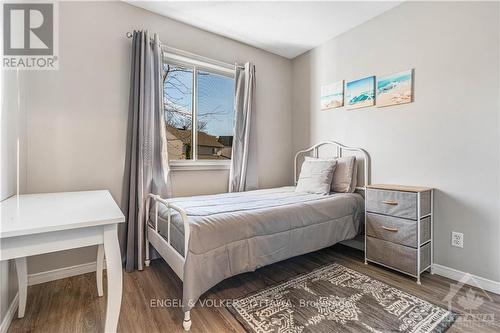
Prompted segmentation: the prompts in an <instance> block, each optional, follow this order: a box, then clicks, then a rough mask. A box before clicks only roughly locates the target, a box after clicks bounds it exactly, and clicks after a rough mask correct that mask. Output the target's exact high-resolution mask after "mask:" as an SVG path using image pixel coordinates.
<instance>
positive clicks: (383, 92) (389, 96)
mask: <svg viewBox="0 0 500 333" xmlns="http://www.w3.org/2000/svg"><path fill="white" fill-rule="evenodd" d="M412 101H413V69H410V70H407V71H404V72H399V73H396V74H391V75H387V76H381V77H378V78H377V106H380V107H382V106H389V105H398V104H405V103H411V102H412Z"/></svg>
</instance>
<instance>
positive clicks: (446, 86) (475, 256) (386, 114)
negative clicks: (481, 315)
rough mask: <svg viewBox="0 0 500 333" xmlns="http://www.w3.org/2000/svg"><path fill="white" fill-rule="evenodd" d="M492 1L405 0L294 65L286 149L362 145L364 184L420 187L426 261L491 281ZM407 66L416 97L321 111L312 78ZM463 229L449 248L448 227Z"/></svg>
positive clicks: (494, 208) (499, 227) (495, 204)
mask: <svg viewBox="0 0 500 333" xmlns="http://www.w3.org/2000/svg"><path fill="white" fill-rule="evenodd" d="M499 30H500V26H499V4H498V3H495V2H489V3H471V2H456V3H454V2H451V3H450V2H446V3H435V2H432V3H431V2H408V3H403V4H402V5H400V6H398V7H396V8H395V9H393V10H390V11H388V12H386V13H384V14H382V15H380V16H378V17H376V18H374V19H372V20H370V21H368V22H366V23H365V24H363V25H361V26H358V27H356V28H354V29H352V30H351V31H349V32H346V33H344V34H342V35H341V36H338V37H336V38H334V39H332V40H330V41H328V42H327V43H325V44H323V45H321V46H320V47H317V48H315V49H313V50H311V51H310V52H307V53H306V54H303V55H301V56H300V57H298V58H296V59H294V61H293V94H292V96H293V103H292V105H293V148H294V149H298V148H303V147H306V146H308V145H310V144H311V143H314V142H316V141H318V140H327V139H332V140H338V141H340V142H343V143H345V144H347V145H351V146H359V147H364V148H366V150H367V151H368V152H369V153H370V155H371V157H372V182H373V183H381V182H382V183H396V184H398V183H400V184H414V185H428V186H433V187H435V188H437V191H436V196H435V227H434V232H435V245H434V249H435V262H436V263H438V264H441V265H445V266H448V267H452V268H455V269H458V270H461V271H466V272H470V273H473V274H476V275H479V276H482V277H485V278H488V279H492V280H495V281H500V265H499V262H500V245H499V244H500V242H499V241H498V237H499V235H500V222H499V213H500V211H499V202H500V194H499V190H500V186H499V184H500V179H499V170H500V165H499V158H500V147H499V146H500V143H499V129H500V122H499V101H500V100H499V98H500V97H499V88H500V86H499V71H500V69H499V37H500V36H499ZM410 68H415V102H414V103H411V104H406V105H401V106H393V107H386V108H376V107H370V108H364V109H357V110H352V111H347V110H345V109H344V108H342V109H336V110H331V111H323V112H322V111H320V108H319V96H320V87H321V84H325V83H329V82H334V81H337V80H341V79H345V80H352V79H356V78H361V77H364V76H368V75H384V74H390V73H395V72H398V71H402V70H406V69H410ZM452 230H454V231H459V232H463V233H464V234H465V236H464V243H465V246H464V248H463V249H460V248H456V247H451V245H450V242H451V239H450V238H451V231H452Z"/></svg>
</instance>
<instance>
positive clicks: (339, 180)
mask: <svg viewBox="0 0 500 333" xmlns="http://www.w3.org/2000/svg"><path fill="white" fill-rule="evenodd" d="M335 160H336V161H337V167H336V168H335V172H334V173H333V179H332V191H333V192H337V193H352V192H354V190H355V189H356V182H357V179H356V178H357V174H358V168H357V167H356V158H355V157H354V156H346V157H339V158H336V159H335Z"/></svg>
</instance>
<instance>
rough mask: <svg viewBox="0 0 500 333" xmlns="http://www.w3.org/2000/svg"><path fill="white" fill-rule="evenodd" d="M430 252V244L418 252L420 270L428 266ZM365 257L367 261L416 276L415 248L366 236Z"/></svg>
mask: <svg viewBox="0 0 500 333" xmlns="http://www.w3.org/2000/svg"><path fill="white" fill-rule="evenodd" d="M430 250H431V245H430V243H428V244H426V245H424V246H422V248H421V250H420V263H421V270H423V269H424V268H426V267H427V266H429V264H430V259H431V258H430V257H431V251H430ZM366 257H367V259H368V260H373V261H375V262H378V263H381V264H384V265H387V266H389V267H392V268H395V269H397V270H400V271H402V272H405V273H408V274H411V275H416V274H417V249H415V248H412V247H408V246H404V245H399V244H395V243H391V242H388V241H385V240H382V239H377V238H373V237H370V236H367V237H366Z"/></svg>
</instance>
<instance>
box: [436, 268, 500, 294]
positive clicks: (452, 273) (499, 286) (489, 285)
mask: <svg viewBox="0 0 500 333" xmlns="http://www.w3.org/2000/svg"><path fill="white" fill-rule="evenodd" d="M432 268H433V271H434V274H437V275H441V276H444V277H446V278H448V279H452V280H455V281H462V280H464V279H466V275H467V273H466V272H462V271H459V270H458V269H454V268H450V267H446V266H443V265H439V264H432ZM470 278H472V280H473V281H465V282H464V283H465V284H469V285H472V286H473V287H480V288H482V289H484V290H487V291H489V292H492V293H495V294H499V295H500V282H497V281H493V280H488V279H485V278H483V277H480V276H477V275H472V274H470ZM468 282H469V283H468Z"/></svg>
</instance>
